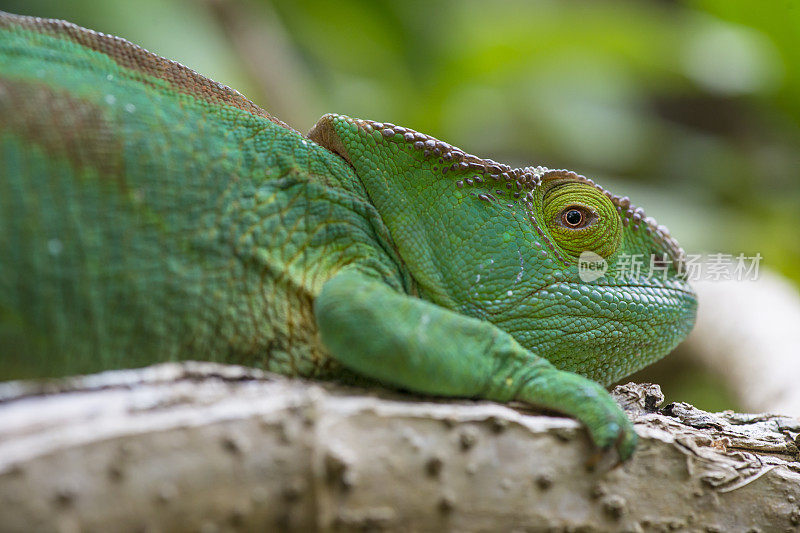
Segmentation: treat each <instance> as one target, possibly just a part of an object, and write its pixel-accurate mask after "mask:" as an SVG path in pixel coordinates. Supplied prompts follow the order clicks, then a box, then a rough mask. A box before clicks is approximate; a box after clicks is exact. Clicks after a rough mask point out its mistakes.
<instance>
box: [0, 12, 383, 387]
mask: <svg viewBox="0 0 800 533" xmlns="http://www.w3.org/2000/svg"><path fill="white" fill-rule="evenodd" d="M385 238H387V236H386V234H385V228H382V225H381V223H380V217H378V216H377V215H376V214H375V212H374V208H373V207H372V206H371V204H370V203H369V202H368V201H367V197H366V193H365V192H364V191H363V188H361V185H360V183H359V182H358V180H357V179H356V178H355V176H354V174H353V171H352V169H351V168H350V167H349V166H348V165H347V164H346V163H344V162H343V161H342V160H341V159H340V158H339V157H337V156H335V155H333V154H331V153H330V152H328V151H327V150H325V149H323V148H321V147H319V146H317V145H315V144H314V143H311V142H309V141H307V140H306V139H305V138H303V137H302V136H301V135H300V134H298V133H297V132H295V131H294V130H292V129H290V128H289V127H288V126H286V125H285V124H283V123H281V122H280V121H278V120H276V119H274V118H272V117H270V116H269V115H268V114H267V113H266V112H264V111H263V110H261V109H260V108H258V107H257V106H255V105H254V104H252V103H251V102H250V101H249V100H247V99H246V98H244V97H243V96H242V95H240V94H239V93H237V92H235V91H233V90H231V89H229V88H227V87H225V86H222V85H220V84H217V83H215V82H213V81H211V80H208V79H206V78H203V77H202V76H199V75H198V74H196V73H195V72H193V71H191V70H189V69H187V68H185V67H183V66H181V65H179V64H177V63H174V62H172V61H168V60H166V59H163V58H160V57H158V56H155V55H154V54H150V53H148V52H146V51H145V50H142V49H141V48H138V47H135V46H133V45H131V44H130V43H127V42H126V41H123V40H122V39H119V38H116V37H110V36H105V35H102V34H97V33H94V32H91V31H88V30H84V29H81V28H78V27H77V26H74V25H72V24H69V23H65V22H61V21H44V20H41V19H30V18H26V17H17V16H14V15H7V14H3V13H0V258H1V259H0V347H2V348H0V359H2V364H0V379H9V378H18V377H31V376H42V375H60V374H66V373H83V372H92V371H96V370H100V369H105V368H118V367H132V366H140V365H144V364H148V363H152V362H156V361H167V360H177V359H189V358H191V359H206V360H220V361H226V362H236V363H242V364H249V365H253V366H260V367H265V368H269V369H272V370H277V371H281V372H284V373H294V374H301V375H319V374H325V373H326V372H328V371H329V370H330V368H329V365H328V359H327V357H326V356H325V354H324V352H323V350H322V348H321V346H320V345H319V341H318V340H317V338H316V331H315V327H314V325H313V324H314V321H313V315H312V308H311V302H312V300H313V297H314V295H315V294H316V293H317V292H318V291H319V290H320V287H321V284H322V283H323V282H324V281H325V280H326V279H327V278H328V277H330V275H332V274H333V273H335V272H336V271H337V270H338V269H339V268H340V267H341V266H342V265H344V264H347V263H349V262H352V261H355V260H359V258H366V259H365V260H368V261H371V262H373V263H376V264H377V265H378V267H379V268H380V269H382V270H383V271H385V272H386V277H387V278H395V279H396V277H397V273H396V269H397V267H396V266H395V263H394V262H392V261H391V260H390V259H389V257H388V256H384V255H381V253H376V248H377V249H378V250H380V247H376V244H375V243H376V242H377V241H378V240H380V239H385Z"/></svg>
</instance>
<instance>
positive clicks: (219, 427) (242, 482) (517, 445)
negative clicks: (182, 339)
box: [0, 362, 800, 531]
mask: <svg viewBox="0 0 800 533" xmlns="http://www.w3.org/2000/svg"><path fill="white" fill-rule="evenodd" d="M616 392H617V397H618V399H619V400H620V402H621V403H622V404H623V405H624V406H625V407H626V409H627V410H628V412H629V413H630V415H631V416H632V417H633V419H634V420H635V421H636V427H637V431H638V433H639V435H640V437H641V443H640V446H639V449H638V451H637V453H636V454H635V455H634V457H633V459H632V460H631V461H629V462H628V463H626V464H624V465H622V466H621V467H619V468H616V469H611V470H609V469H608V467H607V466H606V467H604V468H599V469H596V470H595V471H592V472H590V471H587V470H586V468H585V467H584V465H585V464H586V461H587V458H589V457H590V456H591V454H592V453H593V449H592V447H591V445H590V443H589V441H588V438H587V437H586V434H585V432H584V430H583V429H582V428H581V427H580V426H579V425H578V424H577V423H576V422H574V421H573V420H570V419H566V418H558V417H552V416H542V415H536V414H531V412H530V411H529V410H527V409H526V408H524V407H522V406H515V407H516V408H511V407H507V406H503V405H499V404H494V403H490V402H473V401H464V400H459V401H448V400H442V399H432V398H424V399H419V398H416V397H412V396H408V395H402V394H399V393H392V392H388V391H366V392H365V391H364V390H363V389H353V388H347V387H343V386H339V385H335V384H320V383H312V382H307V381H302V380H292V379H288V378H284V377H280V376H274V375H272V374H266V373H262V372H259V371H256V370H250V369H243V368H240V367H233V366H221V365H214V364H207V363H191V362H190V363H183V364H166V365H159V366H155V367H150V368H145V369H140V370H126V371H115V372H107V373H103V374H97V375H94V376H87V377H82V378H69V379H66V380H59V381H53V382H48V383H44V384H43V383H32V382H16V383H6V384H1V385H0V516H2V517H3V519H2V526H1V527H0V529H3V530H4V531H30V530H55V529H59V530H64V529H67V530H71V529H74V530H85V529H91V530H142V529H147V530H151V529H155V530H170V531H173V530H181V531H182V530H194V531H196V530H203V531H212V530H229V529H245V530H255V529H258V530H264V529H292V530H309V529H312V530H337V529H340V530H351V529H384V530H397V531H399V530H409V529H410V530H435V529H450V530H458V531H474V530H511V529H528V530H534V531H538V530H548V528H549V530H555V531H577V530H580V531H666V530H691V531H731V530H736V531H744V530H747V529H748V528H751V527H756V528H760V530H761V531H767V530H769V531H773V530H774V531H784V530H786V531H793V530H795V529H793V528H797V527H798V525H800V503H799V502H800V463H798V462H797V459H798V448H797V444H798V442H797V441H798V433H800V421H798V420H797V419H794V418H789V417H781V416H773V415H766V414H763V415H744V414H737V413H731V412H725V413H706V412H703V411H699V410H697V409H694V408H693V407H691V406H689V405H687V404H681V403H676V404H670V405H668V406H666V407H665V408H663V409H659V408H658V405H659V404H660V402H661V401H663V397H662V396H661V392H660V390H659V389H658V387H657V386H655V385H635V384H628V385H625V386H623V387H618V389H617V391H616Z"/></svg>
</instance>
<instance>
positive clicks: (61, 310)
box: [0, 13, 696, 459]
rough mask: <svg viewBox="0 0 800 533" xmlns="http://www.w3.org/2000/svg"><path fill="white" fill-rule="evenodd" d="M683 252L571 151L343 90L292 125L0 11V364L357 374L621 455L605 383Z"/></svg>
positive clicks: (113, 45) (676, 305) (657, 309)
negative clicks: (558, 155)
mask: <svg viewBox="0 0 800 533" xmlns="http://www.w3.org/2000/svg"><path fill="white" fill-rule="evenodd" d="M584 251H591V252H594V253H596V254H597V255H599V256H601V257H602V258H603V259H604V260H605V261H606V262H607V264H608V270H607V272H606V273H605V275H604V276H603V277H601V278H599V279H597V280H595V281H592V282H583V281H581V279H580V278H579V272H578V257H579V255H580V254H581V253H582V252H584ZM625 254H628V255H631V254H644V256H645V257H646V258H649V257H651V256H657V257H660V258H661V259H660V261H662V266H663V267H664V268H665V269H666V276H665V277H664V278H663V279H662V277H660V276H648V275H646V274H647V273H646V272H645V271H644V270H643V271H642V274H641V275H640V276H633V275H631V274H630V273H629V272H627V271H623V270H622V268H621V266H620V265H621V261H620V259H619V258H620V257H622V256H623V255H625ZM682 256H683V252H682V251H681V249H680V248H679V247H678V245H677V243H676V241H675V240H673V239H672V237H670V235H669V233H668V231H667V230H666V228H664V227H663V226H659V225H657V224H656V223H655V221H654V220H653V219H651V218H648V217H645V216H644V214H643V213H642V211H641V210H640V209H638V208H634V207H632V206H631V205H630V201H629V200H628V198H627V197H618V196H615V195H612V194H611V193H609V192H607V191H605V190H604V189H603V188H601V187H600V186H598V185H596V184H595V183H594V182H593V181H591V180H590V179H587V178H585V177H583V176H580V175H578V174H575V173H573V172H569V171H565V170H549V169H547V168H544V167H540V166H538V167H526V168H517V169H514V168H510V167H509V166H507V165H503V164H500V163H496V162H494V161H492V160H490V159H481V158H478V157H475V156H472V155H469V154H466V153H465V152H463V151H461V150H459V149H458V148H455V147H453V146H451V145H449V144H447V143H444V142H441V141H438V140H436V139H434V138H432V137H430V136H427V135H423V134H420V133H417V132H415V131H413V130H411V129H408V128H403V127H400V126H395V125H393V124H389V123H379V122H373V121H369V120H356V119H352V118H348V117H346V116H342V115H333V114H331V115H325V116H324V117H322V118H321V119H320V120H319V122H318V123H317V124H316V126H314V128H313V129H312V130H311V132H310V133H309V135H308V136H307V137H306V136H303V135H301V134H300V133H298V132H297V131H295V130H293V129H292V128H290V127H289V126H287V125H286V124H284V123H282V122H281V121H279V120H277V119H275V118H273V117H271V116H270V115H269V114H268V113H266V112H265V111H263V110H262V109H261V108H259V107H258V106H256V105H255V104H253V103H252V102H250V101H249V100H247V99H246V98H245V97H243V96H242V95H241V94H239V93H238V92H236V91H234V90H232V89H229V88H228V87H226V86H223V85H221V84H218V83H216V82H213V81H211V80H209V79H207V78H204V77H202V76H200V75H199V74H197V73H195V72H194V71H192V70H190V69H188V68H186V67H184V66H182V65H180V64H178V63H175V62H173V61H169V60H167V59H164V58H161V57H159V56H157V55H154V54H151V53H149V52H147V51H146V50H144V49H142V48H139V47H137V46H135V45H132V44H130V43H129V42H127V41H125V40H123V39H120V38H117V37H112V36H107V35H103V34H99V33H95V32H93V31H89V30H85V29H82V28H79V27H77V26H75V25H73V24H70V23H66V22H63V21H56V20H44V19H35V18H28V17H21V16H15V15H10V14H2V13H0V379H18V378H34V377H47V376H58V375H67V374H77V373H88V372H95V371H99V370H102V369H112V368H125V367H136V366H142V365H146V364H150V363H154V362H160V361H172V360H181V359H200V360H211V361H219V362H226V363H236V364H242V365H250V366H255V367H260V368H264V369H267V370H271V371H275V372H279V373H282V374H288V375H295V376H308V377H315V378H322V379H341V380H347V381H352V380H356V381H358V380H363V381H368V382H376V381H377V382H380V383H382V384H385V385H388V386H390V387H395V388H402V389H406V390H410V391H416V392H420V393H427V394H433V395H441V396H454V397H473V398H486V399H490V400H495V401H501V402H504V401H510V400H520V401H523V402H528V403H530V404H534V405H537V406H542V407H545V408H548V409H552V410H556V411H560V412H563V413H565V414H568V415H571V416H573V417H575V418H577V419H579V420H580V421H581V422H583V423H584V424H585V425H586V427H587V428H588V430H589V433H590V436H591V438H592V439H593V441H594V442H595V443H596V445H597V446H599V447H600V448H602V449H610V448H615V449H616V451H617V453H618V454H619V457H620V458H622V459H625V458H627V457H629V456H630V455H631V453H632V452H633V449H634V446H635V443H636V435H635V433H634V431H633V427H632V424H631V423H630V421H629V420H628V419H627V417H626V416H625V414H624V412H623V411H622V410H621V409H620V408H619V407H618V406H617V404H616V403H615V402H614V400H613V399H612V398H611V396H610V395H609V394H608V393H607V392H606V390H605V389H604V388H603V386H602V385H607V384H610V383H612V382H614V381H615V380H618V379H620V378H622V377H624V376H626V375H627V374H629V373H631V372H633V371H635V370H637V369H639V368H642V367H644V366H646V365H648V364H649V363H651V362H653V361H655V360H656V359H659V358H660V357H662V356H664V355H665V354H666V353H667V352H669V351H670V350H671V349H672V348H673V347H674V346H675V345H676V344H678V342H680V341H681V340H682V339H683V338H684V337H685V336H686V334H687V333H688V332H689V330H690V329H691V328H692V325H693V323H694V317H695V310H696V299H695V295H694V293H693V291H692V289H691V287H690V286H689V285H688V283H687V282H686V281H685V280H684V279H683V277H682V276H681V273H680V267H681V262H682V260H683V259H682Z"/></svg>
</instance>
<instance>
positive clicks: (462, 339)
mask: <svg viewBox="0 0 800 533" xmlns="http://www.w3.org/2000/svg"><path fill="white" fill-rule="evenodd" d="M314 307H315V309H314V311H315V315H316V320H317V325H318V327H319V331H320V334H321V337H322V341H323V343H324V344H325V346H326V347H327V348H328V350H329V351H330V352H331V355H332V356H333V358H334V359H336V360H338V361H339V362H341V363H342V365H344V366H345V367H347V368H349V369H350V370H352V371H354V372H357V373H359V374H362V375H364V376H367V377H370V378H373V379H377V380H379V381H381V382H384V383H387V384H391V385H394V386H397V387H402V388H406V389H408V390H412V391H416V392H421V393H426V394H433V395H441V396H460V397H473V398H475V397H477V398H486V399H489V400H496V401H501V402H507V401H510V400H520V401H524V402H527V403H529V404H532V405H536V406H540V407H544V408H547V409H552V410H555V411H559V412H562V413H564V414H567V415H570V416H572V417H574V418H577V419H578V420H579V421H581V422H582V423H583V424H585V425H586V427H587V428H588V430H589V434H590V436H591V438H592V440H593V441H594V442H595V444H596V445H597V446H598V447H600V448H601V449H609V448H611V447H612V446H615V447H616V449H617V453H618V454H619V457H620V459H621V460H624V459H627V458H628V457H630V455H631V454H632V453H633V450H634V447H635V446H636V433H635V432H634V430H633V425H632V424H631V422H630V420H629V419H628V417H627V416H626V415H625V413H624V412H623V411H622V410H621V409H620V407H619V406H618V405H617V404H616V402H615V401H614V399H613V398H611V396H610V395H609V394H608V392H607V391H606V390H605V389H604V388H603V387H602V386H600V385H599V384H597V383H595V382H593V381H590V380H588V379H586V378H584V377H582V376H579V375H577V374H573V373H571V372H566V371H562V370H558V369H556V368H555V367H553V365H551V364H550V363H549V362H548V361H547V360H545V359H544V358H542V357H538V356H536V355H534V354H533V353H531V352H530V351H528V350H526V349H525V348H523V347H522V346H520V345H519V344H518V343H517V341H516V340H514V338H513V337H512V336H511V335H509V334H508V333H506V332H504V331H502V330H501V329H499V328H498V327H496V326H494V325H493V324H491V323H489V322H484V321H481V320H477V319H474V318H470V317H467V316H464V315H460V314H458V313H456V312H453V311H450V310H448V309H444V308H442V307H439V306H437V305H435V304H433V303H430V302H427V301H425V300H420V299H418V298H414V297H411V296H408V295H406V294H402V293H398V292H396V291H395V290H393V289H391V288H390V287H389V286H388V285H386V284H385V283H383V282H381V281H380V280H378V279H375V278H373V277H371V276H369V275H367V274H364V273H361V272H357V271H355V270H347V271H343V272H341V273H339V274H338V275H336V276H335V277H333V278H332V279H330V280H329V281H327V282H326V283H325V285H324V286H323V289H322V292H321V294H320V295H319V296H318V297H317V299H316V302H315V305H314Z"/></svg>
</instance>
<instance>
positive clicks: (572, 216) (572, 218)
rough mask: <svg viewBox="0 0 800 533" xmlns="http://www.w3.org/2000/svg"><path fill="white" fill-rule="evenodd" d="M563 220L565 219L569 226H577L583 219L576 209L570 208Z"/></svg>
mask: <svg viewBox="0 0 800 533" xmlns="http://www.w3.org/2000/svg"><path fill="white" fill-rule="evenodd" d="M564 220H566V221H567V224H569V225H570V226H578V225H579V224H580V223H581V222H582V221H583V214H582V213H581V212H580V211H578V210H577V209H570V210H569V211H567V214H566V215H564Z"/></svg>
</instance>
